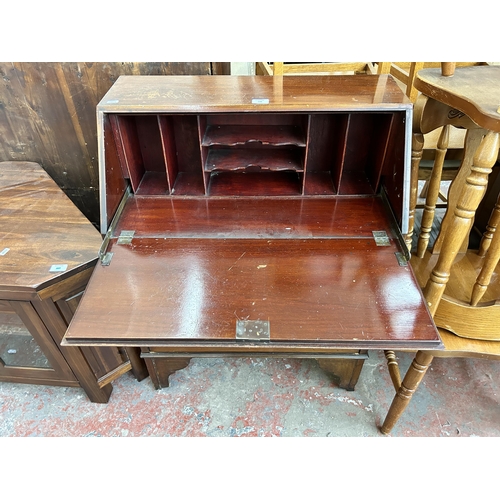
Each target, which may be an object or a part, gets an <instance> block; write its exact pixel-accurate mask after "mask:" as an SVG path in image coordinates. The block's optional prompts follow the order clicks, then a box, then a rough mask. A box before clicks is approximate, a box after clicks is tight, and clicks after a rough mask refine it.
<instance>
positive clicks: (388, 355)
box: [384, 351, 401, 391]
mask: <svg viewBox="0 0 500 500" xmlns="http://www.w3.org/2000/svg"><path fill="white" fill-rule="evenodd" d="M384 354H385V359H386V360H387V369H388V370H389V375H390V376H391V380H392V385H393V386H394V389H396V391H399V388H400V387H401V374H400V372H399V365H398V361H397V359H396V353H395V352H394V351H384Z"/></svg>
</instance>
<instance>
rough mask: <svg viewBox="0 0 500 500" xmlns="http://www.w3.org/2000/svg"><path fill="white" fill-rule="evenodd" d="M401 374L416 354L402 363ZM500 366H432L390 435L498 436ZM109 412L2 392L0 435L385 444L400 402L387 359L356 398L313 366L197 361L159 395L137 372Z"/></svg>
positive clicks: (0, 387) (72, 395) (378, 361)
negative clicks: (376, 439)
mask: <svg viewBox="0 0 500 500" xmlns="http://www.w3.org/2000/svg"><path fill="white" fill-rule="evenodd" d="M398 357H399V361H400V366H401V369H402V373H404V372H406V369H407V367H408V366H409V364H410V362H411V360H412V355H411V354H410V353H399V354H398ZM499 382H500V363H498V362H494V361H486V360H473V359H435V360H434V362H433V364H432V365H431V368H430V369H429V371H428V373H427V375H426V377H425V378H424V381H423V382H422V384H421V385H420V387H419V390H418V391H417V393H416V395H415V396H414V398H413V400H412V401H411V403H410V406H409V408H408V410H407V411H406V413H405V414H404V415H403V417H402V418H401V420H400V421H399V423H398V424H397V426H396V428H395V429H394V431H393V433H392V436H408V437H409V436H426V437H438V436H443V437H463V436H500V390H499ZM113 387H114V390H113V393H112V395H111V399H110V401H109V403H108V404H107V405H100V404H93V403H91V402H89V400H88V399H87V397H86V395H85V393H84V392H83V390H81V389H78V388H65V387H51V386H36V385H24V384H11V383H0V436H47V437H48V436H65V437H67V436H211V437H230V436H264V437H268V436H303V437H320V436H323V437H337V436H344V437H356V436H359V437H360V436H380V437H383V436H382V435H381V434H380V433H379V431H378V426H380V424H381V422H382V420H383V418H384V417H385V414H386V412H387V410H388V408H389V405H390V402H391V400H392V397H393V395H394V389H393V387H392V385H391V382H390V378H389V375H388V372H387V370H386V368H385V360H384V356H383V353H381V352H377V351H371V352H370V358H369V359H368V360H366V362H365V365H364V367H363V371H362V373H361V377H360V380H359V382H358V384H357V386H356V390H355V391H352V392H347V391H345V390H342V389H339V388H338V387H337V386H336V384H335V382H334V381H333V380H332V378H330V376H329V375H328V374H327V373H325V372H323V371H322V370H321V369H320V368H319V367H318V364H317V362H316V361H314V360H290V359H283V360H279V359H264V358H263V359H257V358H255V359H222V358H213V359H212V358H211V359H193V360H192V361H191V363H190V365H189V366H188V367H187V368H185V369H184V370H181V371H178V372H176V373H175V374H174V375H172V376H171V378H170V387H168V388H165V389H161V390H159V391H155V390H154V388H153V385H152V383H151V381H150V379H149V378H147V379H145V380H143V381H142V382H137V381H136V380H135V379H134V378H133V377H132V375H131V374H130V373H128V374H125V375H124V376H122V377H121V378H120V379H118V380H117V381H115V382H114V384H113Z"/></svg>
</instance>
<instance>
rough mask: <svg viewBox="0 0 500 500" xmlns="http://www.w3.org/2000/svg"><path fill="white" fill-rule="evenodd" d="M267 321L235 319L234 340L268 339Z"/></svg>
mask: <svg viewBox="0 0 500 500" xmlns="http://www.w3.org/2000/svg"><path fill="white" fill-rule="evenodd" d="M270 338H271V335H270V327H269V321H261V320H255V321H244V320H240V319H239V320H237V321H236V340H259V341H261V340H270Z"/></svg>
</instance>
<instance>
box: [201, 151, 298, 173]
mask: <svg viewBox="0 0 500 500" xmlns="http://www.w3.org/2000/svg"><path fill="white" fill-rule="evenodd" d="M217 170H229V171H236V170H253V171H260V170H267V171H273V172H277V171H282V170H293V171H295V172H303V171H304V168H303V161H302V151H301V150H293V149H271V150H269V149H247V148H243V149H237V148H234V149H229V148H223V149H211V150H210V151H209V152H208V156H207V160H206V162H205V171H207V172H213V171H217Z"/></svg>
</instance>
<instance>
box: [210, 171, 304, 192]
mask: <svg viewBox="0 0 500 500" xmlns="http://www.w3.org/2000/svg"><path fill="white" fill-rule="evenodd" d="M208 194H209V195H212V196H229V195H231V196H273V195H274V196H298V195H300V194H302V181H301V176H300V174H298V173H297V172H291V171H288V170H287V171H282V172H269V171H268V172H245V171H243V172H230V171H220V172H214V173H213V174H212V175H211V176H210V182H209V185H208Z"/></svg>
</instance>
